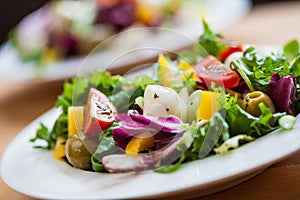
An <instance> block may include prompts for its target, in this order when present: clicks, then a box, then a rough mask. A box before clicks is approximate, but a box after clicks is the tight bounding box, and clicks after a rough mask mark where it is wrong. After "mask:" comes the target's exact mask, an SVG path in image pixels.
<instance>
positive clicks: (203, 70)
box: [195, 56, 240, 88]
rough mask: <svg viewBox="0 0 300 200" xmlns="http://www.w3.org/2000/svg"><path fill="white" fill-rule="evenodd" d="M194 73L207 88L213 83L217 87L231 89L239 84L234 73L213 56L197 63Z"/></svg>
mask: <svg viewBox="0 0 300 200" xmlns="http://www.w3.org/2000/svg"><path fill="white" fill-rule="evenodd" d="M195 73H196V74H197V76H198V77H199V79H200V80H201V81H202V82H203V83H205V84H206V85H207V86H208V87H210V86H211V83H212V82H213V83H215V85H216V86H218V87H220V86H221V87H225V88H233V87H236V86H237V85H238V84H239V80H240V77H239V75H238V74H237V73H236V72H235V71H233V70H232V69H230V67H229V66H227V65H224V64H223V63H221V62H220V61H219V60H217V59H216V58H215V57H214V56H208V57H206V58H204V59H203V60H201V61H200V62H198V63H197V64H196V66H195Z"/></svg>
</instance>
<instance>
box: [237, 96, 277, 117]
mask: <svg viewBox="0 0 300 200" xmlns="http://www.w3.org/2000/svg"><path fill="white" fill-rule="evenodd" d="M260 103H264V104H265V106H267V107H268V108H269V109H270V111H271V112H272V113H274V112H275V107H274V104H273V102H272V100H271V99H270V98H269V97H268V96H267V95H266V94H265V93H263V92H260V91H255V92H251V93H248V94H246V96H245V97H244V99H243V101H242V103H241V107H242V108H243V109H244V110H245V111H247V112H248V113H250V114H251V115H253V116H255V117H259V116H260V115H261V110H260V108H259V106H258V105H259V104H260Z"/></svg>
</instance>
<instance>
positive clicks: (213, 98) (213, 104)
mask: <svg viewBox="0 0 300 200" xmlns="http://www.w3.org/2000/svg"><path fill="white" fill-rule="evenodd" d="M220 96H221V94H220V93H217V92H209V91H203V92H202V98H201V101H200V104H199V107H198V112H197V120H198V121H199V120H207V121H209V120H210V118H211V116H212V115H213V114H214V113H215V112H217V111H218V110H219V107H220V105H219V102H218V98H220Z"/></svg>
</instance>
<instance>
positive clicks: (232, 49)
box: [218, 45, 243, 62]
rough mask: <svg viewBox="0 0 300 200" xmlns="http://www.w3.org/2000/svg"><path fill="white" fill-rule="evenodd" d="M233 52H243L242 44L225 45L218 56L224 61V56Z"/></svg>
mask: <svg viewBox="0 0 300 200" xmlns="http://www.w3.org/2000/svg"><path fill="white" fill-rule="evenodd" d="M234 52H243V48H242V46H241V45H238V46H227V47H225V48H224V49H222V50H221V51H220V52H219V55H218V58H219V59H220V60H221V61H222V62H224V61H225V60H226V58H227V57H228V56H229V55H230V54H232V53H234Z"/></svg>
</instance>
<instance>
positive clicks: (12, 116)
mask: <svg viewBox="0 0 300 200" xmlns="http://www.w3.org/2000/svg"><path fill="white" fill-rule="evenodd" d="M299 20H300V2H282V3H270V4H262V5H259V6H256V7H254V8H253V10H252V11H251V13H250V14H249V16H247V17H246V18H245V19H243V20H242V21H241V22H240V23H239V24H237V25H235V26H234V27H231V28H228V29H227V30H224V31H223V32H222V34H223V36H225V38H227V39H229V40H230V39H232V40H236V41H238V42H240V43H256V44H272V45H282V44H284V43H285V42H287V41H289V40H290V39H293V38H296V39H298V40H300V21H299ZM0 73H1V72H0ZM62 84H63V82H62V81H60V82H50V83H43V84H38V85H33V84H26V85H19V84H11V83H3V82H2V81H1V80H0V155H1V154H2V153H3V151H4V149H5V147H6V146H7V144H8V143H9V141H10V140H12V139H13V137H14V136H15V135H16V134H17V133H18V132H19V131H20V130H22V129H23V128H24V127H25V126H26V125H27V124H28V123H30V122H31V121H32V120H33V119H34V118H36V117H37V116H39V115H40V114H42V113H44V112H45V111H47V110H48V109H50V108H51V107H53V104H54V102H55V100H56V97H57V95H58V94H59V93H60V92H61V90H62ZM299 153H300V152H299ZM299 153H296V154H295V155H294V156H292V157H290V158H288V159H286V160H284V161H281V162H279V163H277V164H275V165H273V166H271V167H269V168H268V169H266V170H265V171H264V172H262V173H261V174H259V175H258V176H256V177H254V178H252V179H251V180H248V181H246V182H244V183H242V184H240V185H238V186H235V187H233V188H231V189H227V190H225V191H222V192H219V193H216V194H212V195H209V196H207V197H203V198H201V199H300V189H299V186H300V154H299ZM4 197H5V199H8V200H10V199H14V200H17V199H32V198H31V197H27V196H24V195H22V194H18V193H16V192H14V191H13V190H11V189H10V188H8V187H7V186H6V185H5V184H4V183H3V181H2V180H1V181H0V198H1V199H2V198H4Z"/></svg>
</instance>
